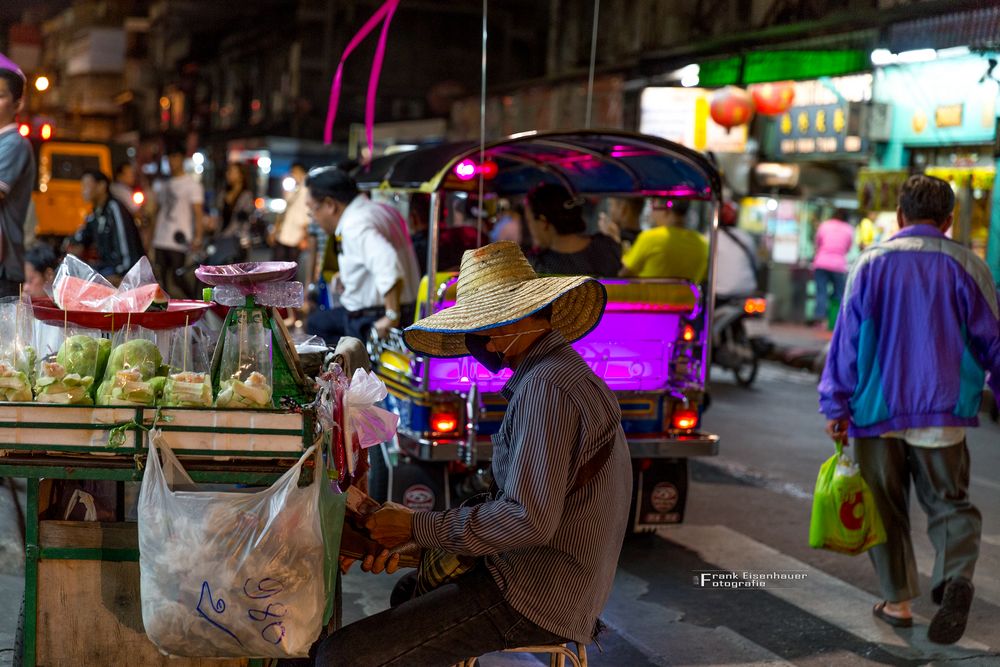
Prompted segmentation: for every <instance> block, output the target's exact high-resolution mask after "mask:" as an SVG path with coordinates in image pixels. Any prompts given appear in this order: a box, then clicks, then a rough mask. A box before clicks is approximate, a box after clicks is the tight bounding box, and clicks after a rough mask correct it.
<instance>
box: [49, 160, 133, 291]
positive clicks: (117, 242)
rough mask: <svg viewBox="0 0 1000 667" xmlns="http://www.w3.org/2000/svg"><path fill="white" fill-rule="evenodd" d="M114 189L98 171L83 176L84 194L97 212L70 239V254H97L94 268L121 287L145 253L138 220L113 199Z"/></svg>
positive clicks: (84, 197) (89, 216)
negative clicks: (125, 277) (127, 274)
mask: <svg viewBox="0 0 1000 667" xmlns="http://www.w3.org/2000/svg"><path fill="white" fill-rule="evenodd" d="M110 188H111V182H110V180H109V179H108V177H107V176H106V175H105V174H104V173H103V172H101V171H98V170H94V169H88V170H87V171H85V172H83V177H82V178H81V179H80V191H81V193H82V194H83V199H84V201H86V202H87V203H89V204H90V205H91V206H93V209H92V210H91V212H90V215H88V216H87V218H86V220H84V222H83V225H81V226H80V228H79V229H78V230H76V233H75V234H73V236H72V237H70V240H69V248H68V250H69V252H71V253H73V254H74V255H77V256H82V255H83V254H84V253H86V252H87V251H89V250H93V251H95V252H96V258H95V263H94V268H96V269H97V272H98V273H100V274H101V275H102V276H104V277H105V278H107V279H109V280H110V281H111V282H112V283H114V284H118V282H120V281H121V279H122V277H123V276H124V275H125V274H126V273H128V270H129V269H131V268H132V266H133V265H134V264H135V263H136V262H138V261H139V259H140V258H141V257H142V256H143V255H144V254H145V251H144V250H143V248H142V239H140V238H139V228H138V227H136V225H135V219H133V218H132V214H131V213H129V211H128V209H127V208H125V205H124V204H122V202H120V201H118V199H116V198H115V197H112V196H111V192H110Z"/></svg>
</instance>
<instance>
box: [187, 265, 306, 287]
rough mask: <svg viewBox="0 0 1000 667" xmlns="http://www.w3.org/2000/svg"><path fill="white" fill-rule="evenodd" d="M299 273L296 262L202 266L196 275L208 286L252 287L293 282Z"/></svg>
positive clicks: (196, 270)
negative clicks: (257, 284) (253, 285)
mask: <svg viewBox="0 0 1000 667" xmlns="http://www.w3.org/2000/svg"><path fill="white" fill-rule="evenodd" d="M298 271H299V265H298V264H296V263H295V262H244V263H242V264H223V265H221V266H208V265H205V264H202V265H201V266H199V267H198V268H197V269H195V272H194V275H195V276H196V277H197V278H198V280H200V281H201V282H203V283H205V284H206V285H212V286H213V287H214V286H218V285H252V284H254V283H271V282H282V281H286V280H292V279H293V278H294V277H295V274H296V273H298Z"/></svg>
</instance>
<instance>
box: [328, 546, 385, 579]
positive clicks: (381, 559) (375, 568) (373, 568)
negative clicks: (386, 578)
mask: <svg viewBox="0 0 1000 667" xmlns="http://www.w3.org/2000/svg"><path fill="white" fill-rule="evenodd" d="M339 560H340V573H341V574H347V572H348V570H350V569H351V567H352V566H353V565H354V562H355V561H356V560H357V559H356V558H349V557H347V556H340V558H339ZM361 569H362V570H363V571H365V572H371V573H372V574H382V572H385V573H386V574H393V573H395V572H396V570H398V569H399V554H390V553H389V550H388V549H383V550H382V552H381V553H379V554H378V555H377V556H376V555H374V554H368V555H367V556H365V558H364V560H362V561H361Z"/></svg>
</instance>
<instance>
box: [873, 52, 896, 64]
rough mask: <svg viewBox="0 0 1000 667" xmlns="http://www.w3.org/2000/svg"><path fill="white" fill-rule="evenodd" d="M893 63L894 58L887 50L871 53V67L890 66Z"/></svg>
mask: <svg viewBox="0 0 1000 667" xmlns="http://www.w3.org/2000/svg"><path fill="white" fill-rule="evenodd" d="M894 62H896V56H895V54H894V53H893V52H892V51H890V50H889V49H875V50H874V51H872V65H891V64H892V63H894Z"/></svg>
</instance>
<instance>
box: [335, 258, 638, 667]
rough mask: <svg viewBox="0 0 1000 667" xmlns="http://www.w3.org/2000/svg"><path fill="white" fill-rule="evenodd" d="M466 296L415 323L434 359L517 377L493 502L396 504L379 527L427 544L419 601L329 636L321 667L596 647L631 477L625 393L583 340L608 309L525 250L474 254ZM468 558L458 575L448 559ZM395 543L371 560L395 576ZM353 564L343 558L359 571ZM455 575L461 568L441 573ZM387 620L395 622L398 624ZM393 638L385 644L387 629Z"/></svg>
mask: <svg viewBox="0 0 1000 667" xmlns="http://www.w3.org/2000/svg"><path fill="white" fill-rule="evenodd" d="M457 295H458V297H457V302H456V305H455V306H453V307H451V308H446V309H444V310H442V311H440V312H438V313H435V314H434V315H431V316H430V317H426V318H424V319H422V320H419V321H418V322H416V323H414V325H413V326H412V327H410V328H408V329H407V330H406V332H405V334H404V335H405V340H406V344H407V345H408V346H409V347H410V348H411V349H412V350H414V351H415V352H417V353H418V354H421V355H425V356H430V357H452V356H461V355H468V354H472V356H474V357H475V358H476V360H477V361H479V363H481V364H483V366H484V367H486V368H488V369H490V370H491V371H493V372H498V371H499V370H500V369H501V368H503V367H509V368H512V369H513V370H514V375H513V376H512V377H511V379H510V380H509V381H508V382H507V384H506V385H505V386H504V388H503V391H502V393H503V395H504V396H505V397H506V399H507V400H508V401H509V407H508V409H507V412H506V414H505V416H504V419H503V423H502V425H501V426H500V430H499V432H498V433H497V435H495V436H494V437H493V446H494V449H493V466H492V471H493V478H494V480H495V483H494V486H493V489H492V490H491V493H490V496H489V498H488V499H486V500H484V501H483V502H481V503H479V504H475V505H471V506H466V507H461V508H455V509H450V510H446V511H443V512H433V511H419V512H414V511H413V510H411V509H409V508H407V507H404V506H402V505H396V504H394V503H386V505H385V506H384V507H383V508H382V509H380V510H379V511H377V512H376V513H375V514H373V515H372V516H371V518H370V519H369V520H368V522H367V527H368V529H369V530H370V532H371V535H372V537H373V538H375V539H376V540H377V541H378V542H379V543H380V544H382V545H385V546H386V547H389V548H394V547H397V546H400V545H404V544H408V543H411V542H415V543H416V545H418V546H419V547H422V548H424V549H425V552H424V556H423V558H422V561H421V567H420V569H419V570H418V571H417V573H416V575H415V576H414V575H410V578H409V580H407V579H406V578H404V580H403V581H401V582H400V584H398V585H397V588H400V587H401V584H403V583H404V582H405V581H409V582H410V583H411V584H412V586H411V588H410V591H411V592H415V593H416V595H415V596H412V597H411V596H406V595H398V596H397V594H396V593H395V592H394V597H397V600H398V598H404V600H403V601H401V602H399V604H398V605H397V606H395V607H393V608H392V609H389V610H387V611H384V612H382V613H380V614H377V615H375V616H372V617H369V618H366V619H363V620H360V621H357V622H355V623H353V624H351V625H349V626H347V627H345V628H343V629H341V630H338V631H337V632H335V633H333V634H332V635H331V636H330V637H328V638H327V639H326V640H325V641H324V642H323V643H322V644H321V646H320V648H319V651H318V655H317V659H316V665H323V666H330V665H351V667H367V666H374V665H394V666H399V667H402V666H404V665H405V666H424V667H430V666H433V665H441V666H446V665H451V664H454V663H457V662H461V661H463V660H465V659H466V658H469V657H473V656H476V657H478V656H480V655H483V654H484V653H490V652H493V651H499V650H501V649H507V648H517V647H523V646H531V645H539V644H548V645H550V644H560V643H563V642H565V641H567V640H571V641H577V642H581V643H584V644H587V643H590V641H591V640H592V638H593V636H594V633H595V630H596V622H597V617H598V614H599V613H600V612H601V610H602V608H603V607H604V605H605V603H606V602H607V599H608V596H609V595H610V593H611V586H612V583H613V580H614V575H615V569H616V567H617V562H618V557H619V554H620V551H621V544H622V540H623V538H624V534H625V527H626V523H627V516H628V511H629V499H630V498H631V487H632V471H631V463H630V461H629V450H628V445H627V443H626V440H625V434H624V431H623V430H622V426H621V410H620V408H619V405H618V400H617V399H616V398H615V396H614V394H612V393H611V391H610V390H609V389H608V386H607V385H606V384H605V383H604V381H603V380H602V379H601V378H600V377H598V376H597V375H595V374H594V372H593V370H592V369H591V368H590V366H589V365H588V364H587V363H586V362H585V361H584V359H583V358H582V357H581V356H580V354H579V353H578V352H576V351H575V350H574V349H573V347H572V346H571V345H570V343H571V342H572V341H574V340H577V339H579V338H581V337H582V336H584V335H586V334H587V333H588V332H589V331H590V330H591V329H593V328H594V327H595V326H596V325H597V323H598V321H599V320H600V317H601V315H602V313H603V310H604V305H605V302H606V293H605V290H604V288H603V286H602V285H601V284H600V283H599V282H597V281H596V280H593V279H591V278H589V277H584V276H572V277H551V278H539V277H538V276H537V274H536V273H535V272H534V271H533V270H532V268H531V265H530V264H529V263H528V261H527V260H526V259H525V257H524V255H523V254H522V253H521V251H520V249H519V248H518V246H517V244H515V243H512V242H509V241H503V242H499V243H494V244H491V245H488V246H486V247H484V248H480V249H477V250H471V251H468V252H466V253H465V255H464V257H463V259H462V267H461V271H460V272H459V278H458V287H457ZM449 555H450V556H451V558H452V559H453V560H454V559H456V558H457V557H463V560H462V561H461V562H462V563H463V565H462V567H461V571H462V573H461V574H460V575H458V576H447V575H448V574H450V573H452V572H454V571H455V570H454V569H452V568H444V567H435V566H431V565H430V564H429V563H437V564H441V563H445V562H447V557H448V556H449ZM398 562H399V557H398V556H397V555H392V556H390V554H389V551H388V550H384V551H382V553H380V554H378V555H377V556H376V555H374V554H373V555H369V556H368V557H366V559H365V561H364V563H363V565H362V568H363V569H365V570H370V571H372V572H376V573H377V572H381V571H383V569H384V570H387V571H389V572H392V571H395V569H396V567H397V566H398ZM349 564H350V562H345V563H342V566H349ZM442 575H446V576H442ZM387 629H390V630H391V631H389V632H387ZM374 636H378V637H380V640H379V641H372V637H374Z"/></svg>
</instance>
